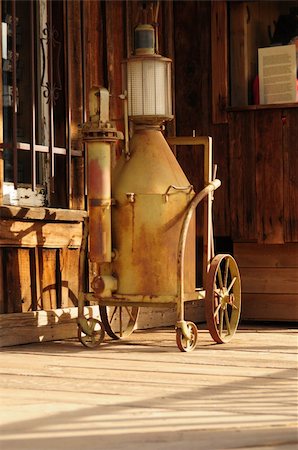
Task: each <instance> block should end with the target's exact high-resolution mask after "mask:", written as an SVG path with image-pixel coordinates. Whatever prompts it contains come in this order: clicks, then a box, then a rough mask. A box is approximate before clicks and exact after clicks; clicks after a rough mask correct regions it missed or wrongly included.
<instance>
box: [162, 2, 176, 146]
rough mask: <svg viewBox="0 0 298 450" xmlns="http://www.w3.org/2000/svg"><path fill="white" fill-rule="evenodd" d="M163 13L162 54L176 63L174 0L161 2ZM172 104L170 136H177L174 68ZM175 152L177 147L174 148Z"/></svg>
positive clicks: (169, 126)
mask: <svg viewBox="0 0 298 450" xmlns="http://www.w3.org/2000/svg"><path fill="white" fill-rule="evenodd" d="M160 8H161V12H160V14H161V13H162V37H163V38H164V39H163V48H164V52H162V53H161V54H162V55H164V56H166V57H167V58H170V59H171V60H172V61H173V63H172V65H173V66H174V65H175V41H174V10H173V0H168V1H166V2H161V3H160ZM172 106H173V115H174V118H173V120H171V121H170V122H167V123H166V132H167V135H168V136H176V116H175V71H174V70H173V69H172ZM174 153H175V149H174Z"/></svg>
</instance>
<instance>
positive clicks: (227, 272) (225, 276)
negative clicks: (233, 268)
mask: <svg viewBox="0 0 298 450" xmlns="http://www.w3.org/2000/svg"><path fill="white" fill-rule="evenodd" d="M229 265H230V259H229V258H227V259H226V264H225V272H224V287H227V284H228V275H229Z"/></svg>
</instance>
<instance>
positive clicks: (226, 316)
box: [225, 308, 231, 334]
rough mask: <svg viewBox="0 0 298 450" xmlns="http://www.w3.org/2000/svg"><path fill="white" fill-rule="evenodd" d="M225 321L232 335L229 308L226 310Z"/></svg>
mask: <svg viewBox="0 0 298 450" xmlns="http://www.w3.org/2000/svg"><path fill="white" fill-rule="evenodd" d="M225 320H226V325H227V331H228V334H231V326H230V319H229V315H228V310H227V308H226V309H225Z"/></svg>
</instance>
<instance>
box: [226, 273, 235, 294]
mask: <svg viewBox="0 0 298 450" xmlns="http://www.w3.org/2000/svg"><path fill="white" fill-rule="evenodd" d="M236 280H237V277H234V278H233V279H232V281H231V283H230V286H229V287H228V294H229V293H230V290H231V289H232V287H233V286H234V284H235V281H236Z"/></svg>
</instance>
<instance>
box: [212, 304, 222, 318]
mask: <svg viewBox="0 0 298 450" xmlns="http://www.w3.org/2000/svg"><path fill="white" fill-rule="evenodd" d="M220 308H221V305H217V307H216V310H215V311H214V314H213V316H214V318H215V317H216V318H217V320H218V311H219V310H220Z"/></svg>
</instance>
